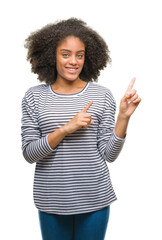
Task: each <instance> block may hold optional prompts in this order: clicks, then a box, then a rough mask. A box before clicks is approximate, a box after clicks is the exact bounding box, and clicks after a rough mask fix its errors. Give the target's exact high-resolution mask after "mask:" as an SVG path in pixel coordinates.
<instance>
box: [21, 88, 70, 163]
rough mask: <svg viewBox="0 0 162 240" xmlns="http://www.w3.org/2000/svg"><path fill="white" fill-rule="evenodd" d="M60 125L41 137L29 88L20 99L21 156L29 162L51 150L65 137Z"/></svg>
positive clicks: (42, 156) (47, 153) (35, 160)
mask: <svg viewBox="0 0 162 240" xmlns="http://www.w3.org/2000/svg"><path fill="white" fill-rule="evenodd" d="M65 135H66V133H65V132H64V131H63V130H62V127H61V128H59V129H57V130H56V131H54V132H52V133H50V134H48V135H47V136H44V137H42V136H41V131H40V128H39V124H38V121H37V110H36V107H35V102H34V98H33V94H32V92H31V91H30V90H29V91H27V93H26V94H25V96H24V98H23V100H22V126H21V136H22V151H23V156H24V158H25V159H26V161H27V162H29V163H34V162H37V161H39V160H41V159H43V158H44V157H46V156H47V155H49V154H50V153H51V152H53V151H55V149H56V147H57V145H58V144H59V143H60V142H61V140H62V139H63V138H64V137H65Z"/></svg>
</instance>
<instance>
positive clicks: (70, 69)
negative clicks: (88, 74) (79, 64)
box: [66, 67, 78, 73]
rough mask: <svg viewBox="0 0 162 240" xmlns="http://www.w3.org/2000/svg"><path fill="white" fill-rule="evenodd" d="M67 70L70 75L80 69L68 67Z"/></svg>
mask: <svg viewBox="0 0 162 240" xmlns="http://www.w3.org/2000/svg"><path fill="white" fill-rule="evenodd" d="M66 69H67V71H68V72H70V73H76V72H77V71H78V68H72V67H66Z"/></svg>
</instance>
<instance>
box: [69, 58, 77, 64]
mask: <svg viewBox="0 0 162 240" xmlns="http://www.w3.org/2000/svg"><path fill="white" fill-rule="evenodd" d="M70 64H71V65H76V64H77V59H76V56H71V58H70Z"/></svg>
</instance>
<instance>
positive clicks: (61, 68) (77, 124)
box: [48, 36, 141, 149]
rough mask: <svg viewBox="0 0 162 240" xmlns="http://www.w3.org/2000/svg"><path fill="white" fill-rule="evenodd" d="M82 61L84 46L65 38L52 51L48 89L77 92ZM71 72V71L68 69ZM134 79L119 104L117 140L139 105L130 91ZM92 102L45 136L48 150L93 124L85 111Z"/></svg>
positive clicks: (80, 85) (75, 39)
mask: <svg viewBox="0 0 162 240" xmlns="http://www.w3.org/2000/svg"><path fill="white" fill-rule="evenodd" d="M84 60H85V46H84V44H83V42H81V41H80V39H79V38H76V37H74V36H69V37H67V38H66V39H65V40H63V41H62V42H61V43H60V45H59V46H58V47H57V51H56V62H57V65H56V69H57V73H58V74H57V79H56V82H55V83H53V84H52V88H53V90H54V91H56V92H57V93H62V94H70V93H77V92H79V91H80V90H81V89H82V88H83V87H84V86H85V85H86V82H85V81H82V80H81V79H80V78H79V74H80V72H81V71H82V68H83V65H84ZM72 69H75V70H72ZM135 80H136V78H133V79H132V80H131V82H130V84H129V86H128V88H127V90H126V92H125V94H124V96H123V98H122V99H121V101H120V106H119V113H118V117H117V121H116V125H115V134H116V135H117V136H118V137H119V138H124V137H125V135H126V130H127V126H128V123H129V119H130V117H131V116H132V114H133V113H134V111H135V110H136V108H137V107H138V105H139V103H140V102H141V98H140V97H139V96H138V94H137V91H136V90H135V89H133V86H134V83H135ZM92 104H93V101H90V102H89V103H87V105H86V106H85V107H84V108H83V109H82V110H81V111H80V112H78V113H77V114H76V115H75V116H74V117H73V118H72V119H71V120H70V121H69V122H68V123H66V124H65V125H64V126H62V127H60V128H59V129H57V130H56V131H54V132H53V133H51V134H49V135H48V142H49V145H50V146H51V148H53V149H54V148H55V147H56V146H57V145H58V144H59V143H60V141H61V140H62V139H63V138H64V137H65V136H66V135H67V134H69V133H73V132H75V131H76V130H78V129H80V128H87V127H88V125H90V124H93V123H94V122H93V120H92V119H91V114H88V113H87V110H88V109H89V108H90V107H91V105H92Z"/></svg>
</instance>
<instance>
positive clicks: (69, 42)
mask: <svg viewBox="0 0 162 240" xmlns="http://www.w3.org/2000/svg"><path fill="white" fill-rule="evenodd" d="M57 49H58V50H61V49H68V50H73V51H79V50H85V46H84V43H83V42H82V41H81V40H80V39H79V38H77V37H74V36H69V37H67V38H65V39H64V40H63V41H62V42H61V43H60V44H59V45H58V47H57Z"/></svg>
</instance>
